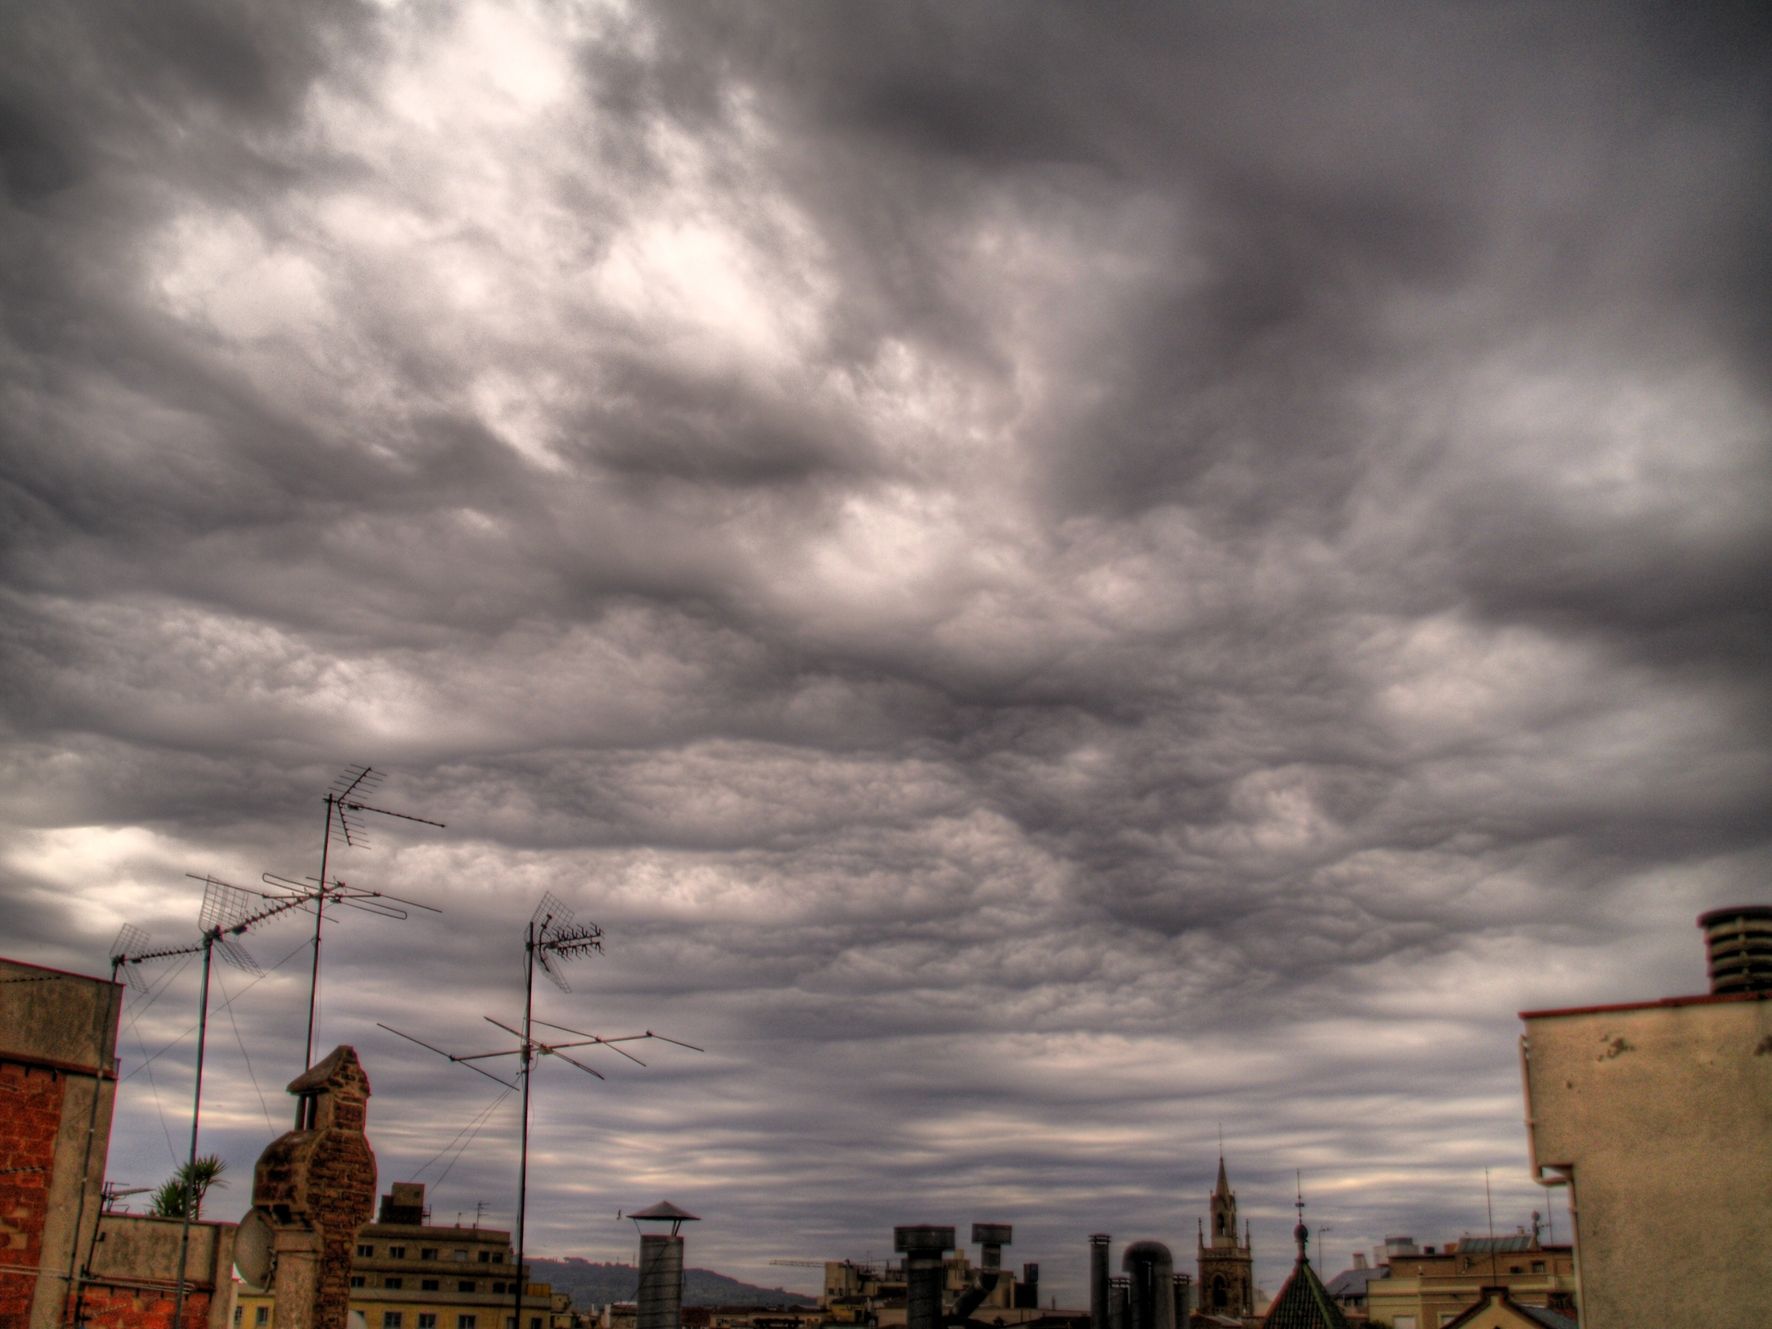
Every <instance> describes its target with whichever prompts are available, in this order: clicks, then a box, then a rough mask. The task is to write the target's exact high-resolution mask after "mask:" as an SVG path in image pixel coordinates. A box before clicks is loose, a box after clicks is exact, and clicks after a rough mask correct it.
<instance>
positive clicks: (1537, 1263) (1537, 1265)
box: [1532, 1260, 1544, 1274]
mask: <svg viewBox="0 0 1772 1329" xmlns="http://www.w3.org/2000/svg"><path fill="white" fill-rule="evenodd" d="M1532 1272H1533V1273H1535V1274H1542V1273H1543V1272H1544V1261H1543V1260H1534V1261H1532Z"/></svg>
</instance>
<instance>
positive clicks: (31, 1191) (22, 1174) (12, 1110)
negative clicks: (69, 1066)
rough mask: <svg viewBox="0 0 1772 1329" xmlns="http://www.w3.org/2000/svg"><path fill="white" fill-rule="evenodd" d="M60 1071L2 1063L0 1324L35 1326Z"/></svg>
mask: <svg viewBox="0 0 1772 1329" xmlns="http://www.w3.org/2000/svg"><path fill="white" fill-rule="evenodd" d="M66 1082H67V1077H66V1076H65V1075H63V1074H61V1073H60V1072H57V1071H51V1070H43V1069H38V1068H33V1067H31V1066H27V1065H21V1064H19V1063H17V1062H0V1325H13V1324H28V1323H30V1313H31V1301H32V1299H33V1297H35V1295H36V1292H37V1279H36V1278H35V1277H34V1276H32V1275H30V1274H28V1273H27V1272H26V1271H27V1270H32V1269H35V1268H37V1267H38V1265H39V1264H41V1263H42V1262H43V1223H44V1219H45V1217H46V1215H47V1214H48V1209H49V1183H50V1177H51V1174H52V1168H53V1163H54V1159H55V1137H56V1136H57V1135H58V1134H59V1133H60V1131H61V1121H62V1097H63V1088H64V1086H65V1084H66Z"/></svg>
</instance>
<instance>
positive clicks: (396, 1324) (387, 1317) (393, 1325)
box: [381, 1311, 406, 1329]
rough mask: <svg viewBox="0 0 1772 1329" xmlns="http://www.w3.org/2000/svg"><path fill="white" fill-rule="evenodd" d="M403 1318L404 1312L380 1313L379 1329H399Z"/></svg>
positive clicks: (404, 1316)
mask: <svg viewBox="0 0 1772 1329" xmlns="http://www.w3.org/2000/svg"><path fill="white" fill-rule="evenodd" d="M405 1318H406V1312H405V1311H383V1312H382V1313H381V1329H400V1326H401V1324H402V1322H403V1321H404V1320H405Z"/></svg>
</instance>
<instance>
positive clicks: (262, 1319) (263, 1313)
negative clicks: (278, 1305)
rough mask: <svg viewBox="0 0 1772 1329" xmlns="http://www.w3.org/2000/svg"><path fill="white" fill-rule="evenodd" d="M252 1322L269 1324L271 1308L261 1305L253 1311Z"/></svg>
mask: <svg viewBox="0 0 1772 1329" xmlns="http://www.w3.org/2000/svg"><path fill="white" fill-rule="evenodd" d="M252 1322H253V1323H254V1324H269V1323H270V1322H271V1308H270V1307H269V1306H260V1307H259V1308H258V1309H257V1310H256V1311H254V1312H253V1313H252Z"/></svg>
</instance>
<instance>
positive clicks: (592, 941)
mask: <svg viewBox="0 0 1772 1329" xmlns="http://www.w3.org/2000/svg"><path fill="white" fill-rule="evenodd" d="M602 949H603V929H602V928H600V927H598V926H597V925H596V924H595V923H575V922H573V914H572V910H571V909H569V908H568V907H567V906H566V903H565V902H564V901H563V900H561V899H560V897H559V896H557V895H555V894H554V893H553V892H552V891H548V892H547V893H545V894H544V895H543V896H542V898H541V903H540V904H539V905H537V906H536V907H535V912H534V913H533V914H531V915H530V916H529V924H528V927H527V929H526V930H525V932H524V937H523V959H524V968H523V1027H522V1028H521V1029H513V1028H512V1027H511V1026H510V1025H508V1024H505V1023H504V1022H503V1021H502V1020H495V1019H493V1018H492V1017H491V1016H490V1015H488V1016H484V1017H483V1018H484V1019H485V1021H486V1023H488V1024H490V1025H495V1026H497V1027H498V1028H500V1029H502V1030H504V1031H505V1032H506V1033H507V1034H511V1035H513V1036H514V1037H515V1038H516V1039H517V1046H516V1047H504V1048H498V1049H495V1050H494V1051H491V1052H469V1053H463V1054H459V1055H458V1054H457V1053H454V1052H446V1051H444V1050H443V1049H442V1048H440V1047H433V1046H432V1045H431V1044H429V1043H427V1042H425V1041H424V1040H423V1039H419V1038H414V1037H413V1036H412V1035H411V1034H406V1033H401V1032H400V1030H398V1029H396V1028H394V1027H393V1026H392V1025H387V1024H384V1025H382V1026H381V1028H383V1029H386V1030H387V1031H388V1032H389V1033H390V1034H399V1036H400V1037H401V1038H404V1039H406V1040H407V1041H408V1042H411V1043H417V1044H418V1045H419V1046H420V1047H421V1048H424V1049H425V1050H426V1051H428V1052H435V1053H436V1054H437V1055H438V1056H440V1057H447V1058H448V1059H449V1060H450V1061H453V1062H459V1063H461V1064H462V1065H464V1066H466V1067H467V1068H468V1069H469V1070H471V1071H478V1072H479V1073H480V1074H481V1075H484V1076H486V1077H487V1078H488V1079H491V1080H497V1081H498V1082H499V1083H500V1084H502V1085H504V1086H505V1087H506V1088H507V1089H515V1088H517V1085H514V1084H512V1083H511V1082H510V1081H509V1080H506V1079H504V1078H502V1077H501V1076H497V1075H494V1074H493V1073H492V1072H491V1071H489V1070H486V1069H485V1068H484V1067H481V1066H478V1065H476V1064H475V1063H476V1062H482V1061H488V1060H491V1059H492V1058H494V1057H516V1058H518V1066H517V1076H518V1079H519V1080H521V1082H522V1089H523V1126H522V1132H521V1141H522V1143H521V1145H520V1147H519V1160H520V1161H519V1163H518V1166H517V1281H516V1282H515V1283H514V1284H512V1287H513V1288H514V1289H515V1293H516V1300H515V1304H514V1313H515V1316H516V1319H515V1320H513V1321H512V1323H514V1324H517V1325H521V1324H522V1323H523V1289H524V1285H525V1284H526V1283H527V1282H528V1278H527V1275H525V1273H524V1272H523V1252H524V1244H523V1243H524V1231H523V1229H524V1216H525V1214H526V1213H527V1211H528V1204H529V1082H530V1080H531V1078H532V1075H533V1070H534V1066H535V1062H536V1061H537V1060H538V1059H539V1058H541V1057H558V1058H559V1059H560V1060H561V1061H564V1062H567V1063H568V1064H570V1065H573V1066H576V1067H578V1069H579V1070H581V1071H583V1072H585V1073H586V1074H587V1075H593V1076H595V1077H596V1078H597V1079H599V1080H602V1079H607V1078H608V1077H607V1076H605V1075H604V1074H603V1072H602V1071H600V1070H598V1069H597V1068H596V1067H594V1066H591V1065H589V1064H587V1063H586V1062H582V1061H580V1060H579V1059H578V1058H577V1057H574V1056H572V1055H571V1054H570V1053H568V1052H567V1051H566V1049H568V1048H572V1049H579V1048H591V1047H606V1048H608V1049H609V1050H610V1051H611V1052H618V1053H620V1054H621V1055H622V1056H624V1057H626V1058H627V1059H628V1060H629V1061H631V1062H634V1063H635V1064H636V1065H640V1066H644V1065H645V1064H646V1063H645V1062H643V1061H641V1060H640V1058H638V1057H636V1056H635V1055H634V1054H633V1053H632V1052H629V1051H628V1050H627V1049H626V1048H623V1047H619V1046H617V1045H618V1044H621V1043H638V1042H643V1041H645V1040H646V1039H657V1040H658V1041H659V1042H661V1043H671V1044H674V1045H675V1046H677V1047H680V1048H688V1049H689V1050H690V1051H691V1052H700V1051H702V1050H703V1049H701V1048H698V1047H696V1046H695V1044H693V1043H685V1042H682V1041H681V1040H679V1039H675V1038H666V1037H665V1036H664V1035H663V1034H655V1033H654V1032H653V1031H652V1030H650V1029H648V1030H646V1031H645V1032H644V1033H640V1034H618V1035H616V1036H615V1037H613V1038H604V1037H602V1036H601V1035H598V1034H590V1033H586V1032H585V1031H584V1030H582V1029H570V1028H568V1027H567V1026H565V1025H563V1024H552V1023H550V1022H548V1021H547V1020H538V1019H536V1018H535V971H536V970H537V969H540V970H541V971H542V973H544V974H546V975H547V977H548V981H549V982H551V983H553V985H554V986H555V987H557V988H559V989H560V991H562V992H571V991H572V987H571V985H570V984H568V983H567V981H566V975H565V973H564V964H565V962H566V961H567V960H575V959H577V958H579V957H580V956H583V955H591V954H595V953H599V952H601V951H602ZM536 1025H541V1026H542V1027H543V1028H545V1029H555V1030H558V1031H559V1032H560V1033H563V1034H571V1035H572V1036H573V1037H572V1038H571V1039H567V1040H561V1041H556V1042H552V1043H544V1042H542V1041H540V1040H539V1039H537V1038H536V1037H535V1036H534V1032H535V1026H536Z"/></svg>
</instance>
